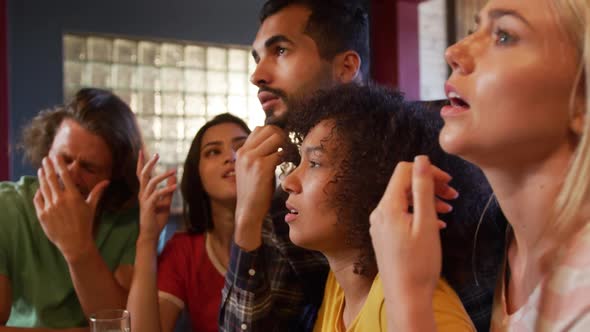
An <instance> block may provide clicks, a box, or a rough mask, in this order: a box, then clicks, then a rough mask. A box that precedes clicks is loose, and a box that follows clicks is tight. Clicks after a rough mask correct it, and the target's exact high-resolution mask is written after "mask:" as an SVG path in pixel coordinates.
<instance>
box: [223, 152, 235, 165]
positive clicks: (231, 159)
mask: <svg viewBox="0 0 590 332" xmlns="http://www.w3.org/2000/svg"><path fill="white" fill-rule="evenodd" d="M228 150H229V151H228V153H227V154H226V155H225V156H224V158H225V159H224V161H223V162H224V163H225V164H227V163H235V162H236V155H237V152H238V151H237V150H236V149H228Z"/></svg>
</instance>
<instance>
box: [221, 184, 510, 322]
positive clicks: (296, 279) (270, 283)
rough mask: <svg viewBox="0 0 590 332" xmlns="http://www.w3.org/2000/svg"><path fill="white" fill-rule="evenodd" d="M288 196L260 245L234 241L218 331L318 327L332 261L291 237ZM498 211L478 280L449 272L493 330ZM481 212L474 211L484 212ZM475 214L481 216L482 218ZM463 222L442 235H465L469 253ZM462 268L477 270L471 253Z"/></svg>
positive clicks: (489, 219) (481, 252)
mask: <svg viewBox="0 0 590 332" xmlns="http://www.w3.org/2000/svg"><path fill="white" fill-rule="evenodd" d="M284 202H285V198H284V195H283V196H282V197H280V196H279V195H276V196H275V199H274V200H273V207H271V213H270V214H269V216H268V217H267V219H266V220H265V222H264V225H263V230H262V242H263V244H262V246H261V247H259V248H258V249H256V250H254V251H251V252H245V251H243V250H241V249H240V248H239V247H238V246H237V245H236V244H235V243H234V244H232V249H231V257H230V264H229V268H228V271H227V274H226V277H225V286H224V288H223V292H222V300H221V310H220V314H219V331H222V332H233V331H236V332H238V331H239V332H244V331H255V332H258V331H260V332H274V331H280V332H284V331H312V330H313V326H314V323H315V320H316V316H317V313H318V311H319V308H320V306H321V302H322V297H323V293H324V286H325V281H326V277H327V275H328V271H329V266H328V264H327V261H326V260H325V258H324V257H323V255H321V254H320V253H318V252H312V251H308V250H305V249H302V248H298V247H296V246H295V245H293V243H292V242H291V241H290V240H289V228H288V225H287V224H286V223H285V222H284V215H285V213H286V211H285V209H284ZM273 211H274V212H273ZM498 211H499V209H497V210H495V211H494V213H490V212H488V213H487V214H486V220H485V222H484V223H483V224H482V229H481V230H480V232H482V233H485V234H487V235H488V237H489V238H491V239H498V241H494V242H492V243H482V245H480V246H478V250H477V252H476V258H477V260H476V266H477V268H476V270H477V281H476V280H475V279H474V278H466V279H465V280H461V281H458V280H453V278H448V277H447V280H448V281H449V284H450V285H451V286H452V287H453V289H454V290H455V291H456V292H457V294H458V295H459V297H460V298H461V301H462V302H463V305H464V306H465V309H466V311H467V313H468V314H469V316H470V318H471V319H472V321H473V323H474V325H475V327H476V328H477V330H478V331H488V330H489V326H490V317H491V309H492V302H493V293H494V287H495V284H496V277H497V272H498V268H499V266H500V262H501V259H502V255H503V241H502V239H503V234H504V229H505V225H506V222H505V219H504V217H503V215H501V213H500V212H498ZM480 212H481V211H478V212H477V213H475V214H474V216H479V213H480ZM474 219H476V220H475V222H477V218H474ZM468 222H474V221H468ZM464 225H465V224H461V223H460V222H459V221H455V222H454V223H448V227H447V231H452V232H454V233H453V234H455V235H457V236H458V238H457V237H455V238H453V237H448V236H444V235H443V236H442V241H443V242H444V241H445V240H446V241H449V242H456V241H457V239H459V240H462V242H463V243H464V247H465V252H464V253H463V255H464V256H465V255H470V254H471V247H470V243H469V241H465V239H469V237H470V236H472V235H473V234H465V233H461V230H462V229H463V228H464ZM453 229H454V230H455V231H453ZM496 235H498V236H496ZM470 240H472V239H470ZM469 257H470V256H469ZM443 262H444V259H443ZM460 269H461V270H463V271H460V272H464V274H466V275H469V276H473V268H472V266H471V260H470V259H468V260H467V263H464V264H461V265H460ZM445 277H446V276H445Z"/></svg>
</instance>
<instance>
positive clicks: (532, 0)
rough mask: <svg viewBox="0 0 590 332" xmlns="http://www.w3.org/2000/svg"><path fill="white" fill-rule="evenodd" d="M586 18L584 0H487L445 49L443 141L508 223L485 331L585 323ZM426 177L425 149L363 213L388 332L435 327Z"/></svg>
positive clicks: (589, 30)
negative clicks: (472, 25) (477, 170)
mask: <svg viewBox="0 0 590 332" xmlns="http://www.w3.org/2000/svg"><path fill="white" fill-rule="evenodd" d="M589 20H590V1H589V0H520V1H514V0H491V1H489V2H488V3H487V5H486V6H485V7H484V8H483V9H482V11H481V12H480V14H479V15H478V17H477V20H476V21H477V22H476V29H475V31H474V32H473V33H472V34H471V35H469V36H468V37H466V38H465V39H464V40H462V41H460V42H458V43H457V44H455V45H453V46H451V47H450V48H449V49H448V50H447V52H446V59H447V62H448V63H449V65H450V66H451V68H452V75H451V77H450V78H449V80H448V82H447V84H446V87H445V88H446V93H447V96H448V98H449V100H450V105H449V106H446V107H444V108H443V109H442V110H441V115H442V116H443V118H444V120H445V126H444V128H443V130H442V132H441V135H440V137H439V140H440V143H441V146H442V147H443V148H444V149H445V150H446V151H447V152H450V153H453V154H456V155H459V156H461V157H463V158H464V159H467V160H469V161H471V162H473V163H475V164H477V165H478V166H479V167H481V168H482V170H483V171H484V173H485V175H486V177H487V178H488V180H489V182H490V183H491V185H492V187H493V189H494V193H495V199H497V200H498V203H499V204H500V206H501V208H502V210H503V211H504V213H505V215H506V217H507V219H508V221H509V223H510V226H511V227H510V228H509V230H508V232H507V246H506V254H505V263H504V268H503V271H502V272H503V273H502V274H501V275H500V276H499V278H498V284H497V288H496V296H495V300H494V308H493V314H492V328H491V329H492V330H493V331H502V330H512V331H589V330H590V297H589V296H588V286H589V285H590V226H589V225H588V220H589V218H590V200H589V199H588V187H589V186H590V152H589V151H588V149H589V146H588V145H589V144H590V136H589V135H590V133H589V131H590V125H589V122H588V121H587V116H586V114H588V111H589V109H590V107H589V105H588V100H587V98H588V95H589V87H590V85H589V84H588V83H589V82H588V78H589V76H588V75H589V73H590V22H589ZM432 179H433V175H432V167H431V166H430V163H429V161H428V159H427V158H426V157H419V158H417V159H416V161H415V162H414V163H413V164H412V163H402V164H399V165H398V167H397V168H396V170H395V171H394V175H393V177H392V179H391V181H390V183H389V187H388V189H387V191H386V193H385V195H384V197H383V199H382V201H381V202H380V204H379V206H378V207H377V208H376V209H375V211H374V212H373V214H372V217H371V222H372V226H371V235H372V238H373V244H374V246H375V251H376V257H377V261H378V264H379V271H380V273H381V277H382V279H383V280H384V291H385V294H386V303H387V304H388V310H389V308H393V307H395V308H396V311H395V312H393V311H390V312H388V317H389V318H390V319H391V320H390V324H389V327H390V328H391V330H394V329H395V330H398V331H414V330H415V331H428V330H434V329H435V327H434V319H433V316H432V314H431V312H432V308H431V305H432V304H431V301H429V299H430V298H431V294H432V292H433V291H434V286H435V285H436V282H437V280H438V277H439V272H440V263H441V262H440V240H439V237H438V229H437V223H436V219H437V217H436V214H435V212H434V207H433V199H432V198H433V196H434V194H433V180H432ZM409 192H411V194H412V195H413V199H411V200H408V199H407V195H408V193H409ZM409 204H413V209H412V213H408V211H409V210H408V207H409ZM396 266H404V267H405V268H404V269H399V270H396V269H395V267H396ZM394 295H395V296H394ZM390 303H392V304H393V305H391V306H390V305H389V304H390ZM397 303H400V304H403V305H397ZM400 309H402V310H400Z"/></svg>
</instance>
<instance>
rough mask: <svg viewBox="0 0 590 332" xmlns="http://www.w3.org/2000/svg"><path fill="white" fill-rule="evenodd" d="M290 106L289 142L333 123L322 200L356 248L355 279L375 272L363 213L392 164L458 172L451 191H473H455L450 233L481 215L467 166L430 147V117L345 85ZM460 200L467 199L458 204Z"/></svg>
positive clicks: (479, 182)
mask: <svg viewBox="0 0 590 332" xmlns="http://www.w3.org/2000/svg"><path fill="white" fill-rule="evenodd" d="M290 107H291V108H290V109H292V110H293V111H292V112H289V115H288V116H289V119H288V128H287V130H289V131H290V132H293V133H294V136H295V141H296V143H297V144H301V143H302V141H303V139H304V138H305V136H306V135H307V134H308V133H309V131H310V130H311V129H312V128H314V127H315V126H316V125H317V124H319V123H320V122H321V121H324V120H329V121H331V124H333V129H332V133H331V135H329V136H328V137H327V138H326V140H337V142H338V151H337V152H338V153H337V154H338V156H339V160H340V162H339V166H338V170H337V174H336V175H335V176H334V178H333V180H332V182H331V184H332V185H333V187H332V188H330V192H331V193H333V194H331V195H330V200H331V203H332V204H333V206H334V207H335V208H336V211H337V216H338V222H339V223H342V224H343V225H344V226H345V227H346V229H347V238H346V243H347V244H348V245H350V246H352V247H354V248H359V249H361V255H360V257H358V260H357V262H356V263H355V273H358V274H361V275H364V276H368V277H372V276H374V274H375V273H376V272H377V265H376V261H375V254H374V251H373V247H372V244H371V237H370V234H369V227H370V224H369V215H370V213H371V212H372V211H373V210H374V209H375V207H376V206H377V204H378V203H379V201H380V199H381V197H382V196H383V194H384V192H385V188H386V187H387V184H388V182H389V180H390V178H391V175H392V173H393V170H394V168H395V166H396V165H397V163H398V162H400V161H413V159H414V157H415V156H416V155H420V154H423V155H428V156H429V157H430V159H431V161H432V162H433V163H434V164H436V165H437V166H439V167H441V168H442V169H444V170H446V171H450V173H451V174H461V176H458V178H461V179H460V181H462V183H455V184H452V185H454V186H455V187H456V188H457V189H460V190H462V189H463V188H464V187H467V186H470V187H471V188H470V189H469V190H468V192H470V193H480V195H477V196H471V195H469V194H468V195H463V194H464V193H463V192H462V195H461V198H460V199H458V200H457V201H454V202H453V207H454V211H453V213H452V214H451V215H450V216H446V217H445V218H444V219H445V220H446V221H447V222H449V228H450V229H452V228H453V227H451V226H452V220H454V219H456V218H471V219H470V220H473V219H475V218H474V217H471V216H470V215H471V214H477V213H478V212H481V208H483V206H481V205H482V204H481V203H482V202H483V203H484V204H485V199H486V198H487V197H488V196H486V195H489V193H490V192H491V191H490V190H489V187H488V186H487V182H486V181H485V179H484V178H483V176H481V173H480V172H478V171H477V169H476V168H475V167H473V166H471V165H470V164H468V163H467V162H465V161H463V160H461V159H460V158H458V157H454V156H451V155H449V154H446V153H445V152H443V151H442V149H441V148H440V146H439V144H438V134H439V131H440V127H441V125H440V118H439V116H438V114H437V113H434V112H425V111H419V110H418V107H417V106H416V105H414V104H410V103H406V102H404V99H403V96H402V95H401V94H400V93H398V92H395V91H391V90H389V89H387V88H384V87H378V86H372V85H367V86H359V85H356V84H354V83H353V84H345V85H341V86H337V87H335V88H332V89H330V90H324V91H318V92H317V93H315V94H314V95H313V96H312V97H310V98H308V99H305V100H300V101H298V102H294V103H293V104H292V105H290ZM455 178H457V177H455ZM457 184H458V186H457ZM458 187H460V188H458ZM464 196H467V197H468V198H467V199H463V197H464ZM449 218H450V219H449ZM462 248H463V249H464V248H465V247H464V246H463V247H462ZM451 273H452V271H451Z"/></svg>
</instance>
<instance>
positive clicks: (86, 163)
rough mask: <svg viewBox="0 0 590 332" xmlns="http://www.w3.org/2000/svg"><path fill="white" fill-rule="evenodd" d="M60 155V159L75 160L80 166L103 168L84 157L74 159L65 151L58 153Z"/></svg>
mask: <svg viewBox="0 0 590 332" xmlns="http://www.w3.org/2000/svg"><path fill="white" fill-rule="evenodd" d="M60 155H61V158H62V159H69V160H77V161H78V164H80V166H81V167H83V168H86V169H88V168H90V169H95V170H100V169H102V168H104V166H103V165H100V164H96V163H93V162H91V161H89V160H86V159H84V158H77V159H76V158H74V157H72V156H71V155H69V154H68V153H65V152H62V153H60Z"/></svg>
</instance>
